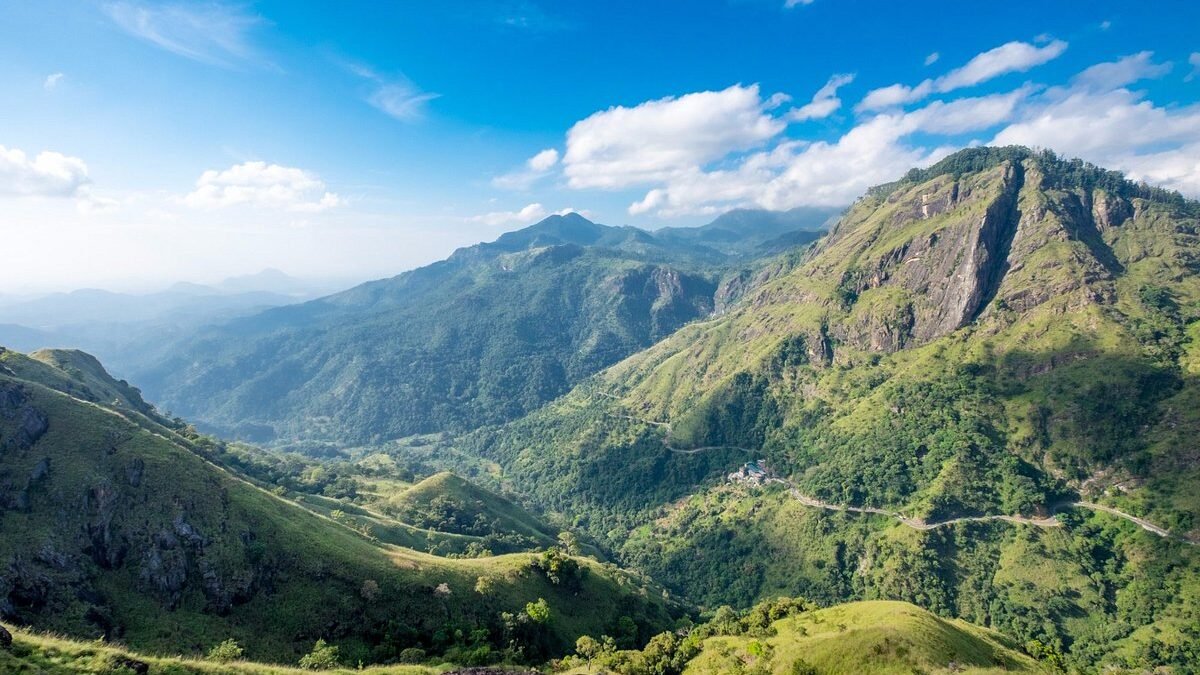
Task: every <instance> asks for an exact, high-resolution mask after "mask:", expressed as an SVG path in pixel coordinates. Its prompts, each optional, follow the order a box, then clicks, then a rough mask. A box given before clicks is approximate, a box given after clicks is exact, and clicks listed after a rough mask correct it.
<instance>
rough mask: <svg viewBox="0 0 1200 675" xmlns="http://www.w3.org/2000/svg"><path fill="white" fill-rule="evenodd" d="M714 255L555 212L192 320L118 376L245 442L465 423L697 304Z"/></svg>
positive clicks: (681, 318) (555, 386) (553, 387)
mask: <svg viewBox="0 0 1200 675" xmlns="http://www.w3.org/2000/svg"><path fill="white" fill-rule="evenodd" d="M720 259H721V256H720V254H719V253H717V252H715V251H710V250H708V249H696V248H695V247H692V248H687V247H684V246H682V245H681V246H664V245H663V244H660V243H659V242H657V241H656V240H655V239H654V238H653V237H652V236H651V235H650V234H648V233H646V232H644V231H642V230H637V229H635V228H613V227H606V226H602V225H596V224H594V223H591V222H589V221H587V220H586V219H584V218H582V217H581V216H578V215H575V214H571V215H569V216H553V217H551V218H549V219H547V220H546V221H544V222H542V223H539V224H538V225H535V226H533V227H530V228H527V229H525V230H522V231H520V232H514V233H509V234H506V235H504V236H503V237H501V238H500V239H498V240H497V241H496V242H493V243H490V244H480V245H478V246H474V247H470V248H466V249H461V250H459V251H457V252H456V253H455V254H454V255H453V256H451V257H450V258H449V259H447V260H445V261H442V262H439V263H435V264H433V265H430V266H427V267H423V268H420V269H417V270H413V271H411V272H406V273H404V274H401V275H400V276H397V277H394V278H392V279H385V280H382V281H376V282H371V283H369V284H364V285H362V286H359V287H356V288H353V289H350V290H348V291H345V292H343V293H339V294H336V295H333V296H329V297H327V298H322V299H319V300H314V301H312V302H307V303H303V304H300V305H294V306H289V307H281V308H276V309H272V310H269V311H267V312H264V313H262V314H258V315H254V316H251V317H246V318H242V319H237V320H234V321H232V322H229V323H227V324H224V325H221V326H215V327H211V328H209V329H205V330H200V331H196V332H195V334H194V335H191V336H188V337H187V338H185V339H183V340H182V341H180V342H179V343H178V344H176V345H174V346H173V347H172V349H171V350H169V356H168V357H166V358H164V359H162V360H159V361H155V362H153V363H141V364H137V365H136V366H134V367H131V368H130V377H131V378H132V379H134V380H136V381H137V382H139V383H140V384H141V385H142V386H143V387H145V388H146V390H147V391H148V392H150V394H151V395H152V398H153V400H155V401H156V403H158V404H159V405H160V406H161V407H163V408H165V409H170V410H172V411H174V412H176V413H179V414H181V415H183V416H184V417H186V418H188V419H189V420H192V421H195V422H197V423H201V424H202V427H203V428H206V429H212V430H217V431H220V432H221V433H222V435H224V436H227V437H237V438H242V439H247V440H252V441H257V442H267V441H279V442H286V441H297V440H300V441H306V442H308V443H309V444H310V446H311V445H312V444H328V445H336V446H340V447H344V446H345V445H347V444H362V443H367V442H378V441H380V440H387V439H392V438H399V437H404V436H409V435H413V434H419V433H430V432H438V431H445V430H463V429H472V428H476V427H478V426H480V425H483V424H489V423H496V422H502V421H507V420H510V419H513V418H516V417H519V416H521V415H523V414H525V413H527V412H529V411H530V410H533V409H535V408H537V407H538V406H540V405H541V404H543V403H544V402H546V401H548V400H550V399H553V398H555V397H557V396H559V395H561V394H562V393H564V392H565V391H567V390H568V389H569V388H570V386H571V385H572V384H574V383H575V382H577V381H579V380H580V379H582V378H584V377H586V376H588V375H591V374H592V373H594V372H596V371H597V370H599V369H601V368H603V367H605V366H607V365H610V364H612V363H614V362H616V361H618V360H619V359H621V358H623V357H625V356H627V355H628V354H630V353H632V352H634V351H637V350H638V349H641V348H643V347H646V346H649V345H650V344H652V343H654V342H655V341H657V340H659V339H661V338H663V337H665V336H666V335H668V334H670V333H671V332H672V331H674V330H675V329H676V328H678V327H679V326H681V325H683V324H685V323H687V322H688V321H691V320H693V319H696V318H697V317H700V316H704V315H705V314H707V313H708V312H710V311H711V310H712V305H713V296H714V293H715V290H716V283H717V273H716V272H715V271H714V268H713V266H712V261H714V260H715V261H719V260H720ZM297 447H306V446H297Z"/></svg>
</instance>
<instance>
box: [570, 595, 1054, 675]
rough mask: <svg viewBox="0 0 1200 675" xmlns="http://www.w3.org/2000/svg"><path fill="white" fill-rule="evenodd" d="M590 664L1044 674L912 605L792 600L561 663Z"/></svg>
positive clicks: (658, 671)
mask: <svg viewBox="0 0 1200 675" xmlns="http://www.w3.org/2000/svg"><path fill="white" fill-rule="evenodd" d="M580 664H582V667H580ZM593 666H598V667H600V668H601V669H610V670H612V671H614V672H616V673H620V674H621V675H643V674H645V675H651V674H653V675H678V674H689V675H701V674H704V673H722V674H724V673H744V674H750V673H762V674H764V675H766V674H769V673H777V674H779V675H809V674H821V675H826V674H828V675H835V674H839V673H845V674H855V675H857V674H859V673H864V674H865V673H881V674H882V673H905V674H907V673H913V672H926V673H979V674H983V673H1014V672H1016V673H1034V672H1039V671H1040V670H1041V668H1039V667H1038V666H1037V664H1036V663H1035V662H1034V660H1033V659H1032V658H1030V657H1029V656H1027V655H1025V654H1022V653H1021V652H1020V650H1019V649H1018V648H1017V646H1016V645H1015V644H1014V643H1013V642H1012V641H1011V640H1009V639H1007V638H1005V637H1003V636H1002V635H1000V634H999V633H996V632H994V631H989V630H987V629H984V628H980V627H978V626H974V625H971V624H969V623H967V622H965V621H960V620H954V621H947V620H945V619H941V618H938V617H937V616H935V615H933V614H931V613H930V612H927V611H925V610H922V609H920V608H918V607H916V606H914V605H911V604H908V603H904V602H879V601H876V602H857V603H850V604H845V605H838V606H835V607H830V608H827V609H818V608H817V607H816V606H814V605H812V604H811V603H808V602H806V601H803V600H792V599H788V598H782V599H778V600H769V601H764V602H762V603H759V604H758V605H755V606H754V607H752V608H750V609H748V610H746V611H744V612H741V613H738V612H735V611H733V610H732V609H731V608H729V607H728V606H722V607H721V608H720V609H718V610H717V611H716V613H715V614H714V615H713V616H712V618H711V619H710V620H709V621H708V622H707V623H704V624H701V625H699V626H695V627H692V628H691V629H690V630H688V631H686V632H683V631H679V632H667V633H661V634H659V635H656V636H655V637H654V638H652V639H651V640H650V642H649V644H647V645H646V647H645V648H644V649H641V650H625V651H621V650H617V649H616V648H615V647H614V646H613V644H612V641H611V638H607V637H605V638H602V639H601V640H595V639H593V638H591V637H589V636H585V637H582V638H580V639H579V641H578V642H577V643H576V655H575V656H574V657H570V658H568V659H564V661H563V662H562V667H563V668H564V669H566V670H570V671H571V672H580V673H582V672H591V669H592V667H593Z"/></svg>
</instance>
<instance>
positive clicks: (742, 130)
mask: <svg viewBox="0 0 1200 675" xmlns="http://www.w3.org/2000/svg"><path fill="white" fill-rule="evenodd" d="M765 106H766V104H765V103H764V102H763V101H762V99H761V98H760V97H759V92H758V85H750V86H742V85H734V86H732V87H729V88H728V89H724V90H722V91H704V92H698V93H694V94H687V95H684V96H680V97H678V98H676V97H667V98H663V99H659V100H656V101H647V102H646V103H642V104H641V105H638V106H634V107H632V108H626V107H623V106H617V107H613V108H609V109H608V110H604V111H601V112H598V113H595V114H593V115H591V116H590V117H588V118H586V119H584V120H581V121H579V122H576V123H575V125H574V126H572V127H571V129H570V131H568V132H567V151H566V154H565V155H564V156H563V166H564V172H565V174H566V176H567V181H568V184H569V185H570V186H571V187H575V188H586V187H597V188H609V189H612V188H621V187H626V186H631V185H639V184H646V183H653V182H659V181H662V180H665V179H667V178H669V177H671V176H672V175H674V174H677V173H679V172H681V171H687V170H689V169H690V168H691V167H695V166H699V165H703V164H705V163H707V162H710V161H713V160H716V159H719V158H721V157H725V156H726V155H728V154H729V153H731V152H735V151H744V150H749V149H752V148H755V147H758V146H760V145H762V144H763V143H764V142H766V141H768V140H769V139H771V138H774V137H775V136H777V135H778V134H779V133H780V132H782V131H783V129H784V128H785V126H786V125H785V123H784V122H783V121H782V120H779V119H777V118H775V117H772V116H771V115H770V114H768V113H767V112H766V107H765Z"/></svg>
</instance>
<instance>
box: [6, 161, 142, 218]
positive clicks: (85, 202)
mask: <svg viewBox="0 0 1200 675" xmlns="http://www.w3.org/2000/svg"><path fill="white" fill-rule="evenodd" d="M91 183H92V181H91V178H90V177H89V176H88V168H87V164H86V163H84V161H83V160H82V159H79V158H78V157H69V156H67V155H64V154H62V153H58V152H40V153H38V154H37V156H36V157H30V156H29V155H27V154H25V152H24V151H22V150H19V149H17V148H6V147H4V146H3V145H0V197H6V196H7V197H43V198H51V199H73V200H74V201H75V208H76V209H77V210H78V211H79V212H80V213H82V214H84V215H91V214H94V213H100V212H104V211H111V210H113V209H115V208H117V207H118V206H119V205H120V202H118V201H117V200H115V199H112V198H111V197H104V196H101V195H98V194H96V193H95V192H94V191H93V190H92V184H91Z"/></svg>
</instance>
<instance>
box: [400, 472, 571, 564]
mask: <svg viewBox="0 0 1200 675" xmlns="http://www.w3.org/2000/svg"><path fill="white" fill-rule="evenodd" d="M385 509H386V510H387V511H389V512H390V513H392V514H393V515H395V516H396V517H397V518H399V519H400V520H403V521H405V522H409V523H413V524H415V525H420V526H424V527H429V528H431V529H436V530H441V531H446V532H457V533H459V534H474V535H480V534H483V533H486V532H508V533H512V534H517V535H521V536H523V537H526V538H528V539H531V540H533V541H535V542H537V543H539V544H542V545H544V546H546V545H553V544H554V542H555V538H556V537H557V535H558V531H557V530H556V529H554V528H552V527H550V526H548V525H546V524H545V523H543V522H541V521H539V520H538V519H537V518H534V517H533V516H532V515H530V514H529V513H528V512H527V511H525V510H524V509H522V508H521V507H519V506H517V505H516V504H513V503H512V502H510V501H509V500H507V499H505V498H504V497H502V496H500V495H498V494H495V493H493V492H490V491H488V490H485V489H483V488H480V487H478V486H476V485H474V484H472V483H471V482H470V481H467V480H464V479H462V478H459V477H458V476H456V475H454V474H452V473H450V472H448V471H443V472H441V473H438V474H435V475H433V476H430V477H429V478H426V479H425V480H423V481H421V482H420V483H417V484H416V485H414V486H412V487H411V488H410V489H408V490H406V491H404V492H401V493H400V494H398V495H396V496H394V497H392V498H390V499H389V500H388V502H387V505H386V507H385Z"/></svg>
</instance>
